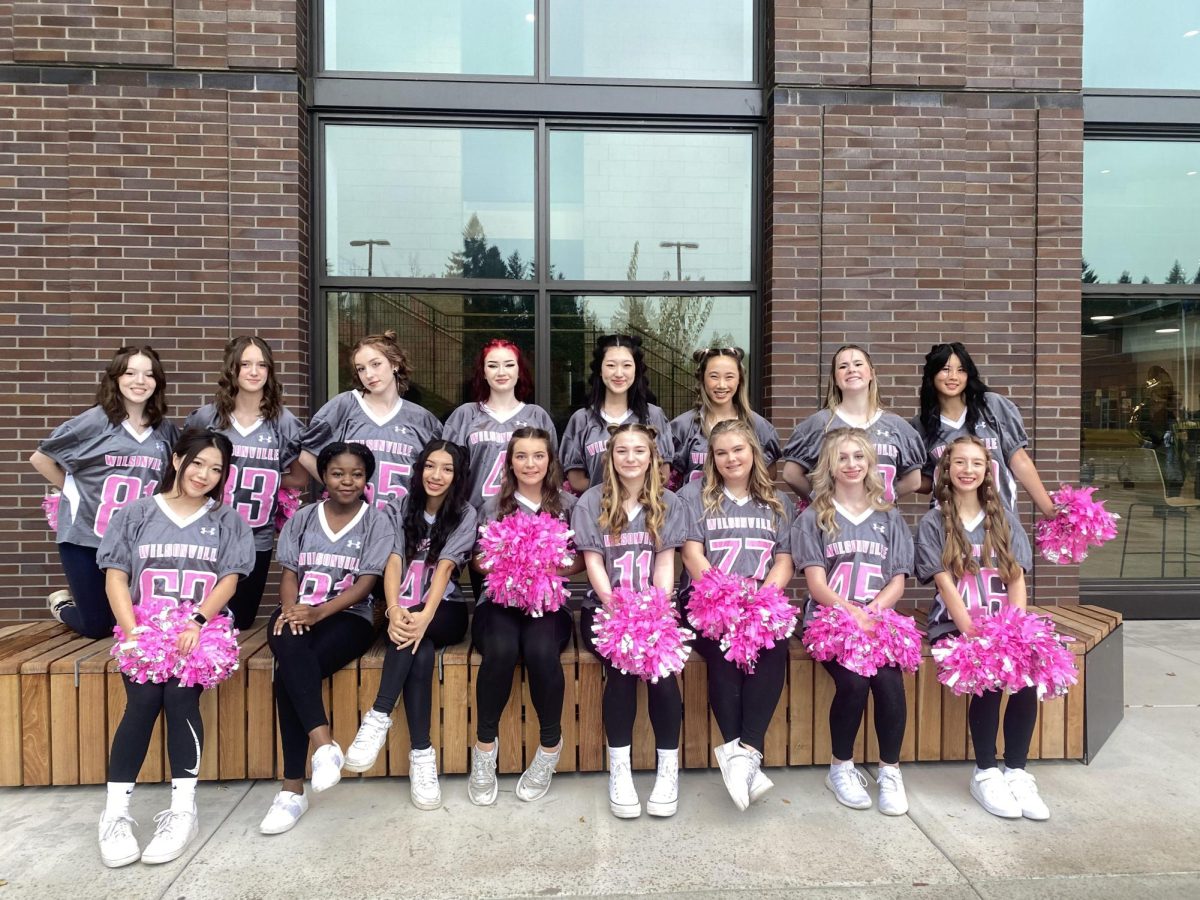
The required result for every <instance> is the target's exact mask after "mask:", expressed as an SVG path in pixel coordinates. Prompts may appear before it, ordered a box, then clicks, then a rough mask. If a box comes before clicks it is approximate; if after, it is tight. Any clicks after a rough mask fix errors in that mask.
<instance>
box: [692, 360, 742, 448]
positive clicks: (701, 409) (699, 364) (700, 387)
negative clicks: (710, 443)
mask: <svg viewBox="0 0 1200 900" xmlns="http://www.w3.org/2000/svg"><path fill="white" fill-rule="evenodd" d="M719 356H724V357H726V358H727V359H732V360H733V361H734V363H735V364H736V365H737V373H738V386H737V390H736V391H734V392H733V412H734V415H736V416H737V417H738V419H740V420H741V421H743V422H749V421H751V418H750V386H749V385H748V384H747V383H746V366H745V364H744V363H743V362H742V360H744V359H745V358H746V351H745V350H743V349H742V348H741V347H709V348H707V349H705V350H697V351H696V352H695V353H693V354H692V361H693V362H695V363H696V415H697V416H698V417H699V423H698V424H699V425H700V434H701V435H702V436H703V437H706V438H707V437H711V435H710V434H709V433H708V418H709V416H710V415H712V411H713V405H712V400H711V399H710V398H709V396H708V391H706V390H705V389H704V376H705V375H706V374H707V372H708V364H709V362H711V361H712V360H714V359H716V358H717V357H719Z"/></svg>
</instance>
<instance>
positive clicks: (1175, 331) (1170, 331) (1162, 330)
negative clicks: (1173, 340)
mask: <svg viewBox="0 0 1200 900" xmlns="http://www.w3.org/2000/svg"><path fill="white" fill-rule="evenodd" d="M1154 333H1155V334H1178V333H1179V329H1178V328H1155V329H1154Z"/></svg>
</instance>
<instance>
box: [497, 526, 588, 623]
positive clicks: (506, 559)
mask: <svg viewBox="0 0 1200 900" xmlns="http://www.w3.org/2000/svg"><path fill="white" fill-rule="evenodd" d="M572 533H573V532H572V531H571V530H570V529H569V528H568V527H567V524H566V522H564V521H563V520H562V519H559V518H557V517H556V516H552V515H550V514H549V513H538V514H537V515H536V516H533V515H529V514H528V513H521V512H518V513H514V514H512V515H510V516H505V517H504V518H503V519H498V520H496V521H494V522H488V523H487V524H486V525H484V526H483V527H481V528H480V529H479V546H480V552H481V554H482V556H483V568H484V569H485V570H486V571H487V575H486V576H485V581H486V583H487V591H488V597H489V598H490V599H491V600H492V602H494V603H496V604H498V605H500V606H512V607H516V608H517V609H519V610H521V612H523V613H525V614H526V615H529V616H533V617H534V618H537V617H539V616H541V615H543V614H545V613H548V612H554V611H555V610H557V609H560V608H562V605H563V603H565V602H566V600H567V599H568V598H569V597H570V596H571V592H570V591H569V590H568V589H567V586H566V584H567V579H566V578H564V577H563V576H561V575H559V574H558V570H559V569H561V568H563V567H564V566H568V565H570V564H571V560H572V559H573V558H574V555H575V554H574V552H573V549H572V547H571V535H572Z"/></svg>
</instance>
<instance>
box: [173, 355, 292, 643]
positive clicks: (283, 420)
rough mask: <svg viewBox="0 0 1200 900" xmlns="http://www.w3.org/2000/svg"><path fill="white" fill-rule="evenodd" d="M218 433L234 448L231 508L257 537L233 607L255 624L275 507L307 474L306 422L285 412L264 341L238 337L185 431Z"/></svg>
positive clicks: (242, 621) (238, 618)
mask: <svg viewBox="0 0 1200 900" xmlns="http://www.w3.org/2000/svg"><path fill="white" fill-rule="evenodd" d="M192 426H198V427H200V428H213V429H215V430H217V431H219V432H221V434H223V435H225V437H227V438H229V440H230V441H231V442H232V444H233V464H232V465H231V466H230V467H229V477H228V478H227V479H226V481H225V503H226V504H227V505H228V506H229V507H230V508H231V509H234V510H236V511H237V513H238V515H240V516H241V517H242V518H243V519H244V520H245V522H246V524H247V525H249V526H250V528H251V530H252V531H253V532H254V551H255V563H254V571H252V572H251V573H250V574H249V575H248V576H246V577H245V578H243V579H242V580H241V581H240V582H238V587H237V590H236V591H235V592H234V595H233V599H231V600H230V601H229V610H230V612H232V613H233V621H234V624H235V625H236V626H237V627H238V628H239V629H241V630H245V629H247V628H249V627H250V626H251V625H253V624H254V619H255V618H256V617H257V616H258V608H259V606H260V605H261V604H262V595H263V589H264V588H265V587H266V585H267V575H268V574H269V572H270V570H271V555H272V553H271V551H272V550H273V549H274V547H275V506H276V502H277V498H278V494H279V490H280V488H291V489H293V490H303V489H304V487H305V486H306V485H307V484H308V473H307V472H305V471H304V469H303V468H302V467H301V466H300V464H299V462H298V461H297V460H298V458H299V456H300V420H299V419H297V418H296V417H295V416H293V415H292V414H291V413H290V412H288V411H287V410H286V409H284V407H283V391H282V390H281V389H280V386H279V381H278V379H277V378H276V377H275V357H274V356H273V355H272V353H271V348H270V347H269V346H267V343H266V342H265V341H263V340H262V338H258V337H253V336H250V335H242V336H241V337H236V338H234V339H233V340H232V341H230V342H229V343H228V344H226V345H225V359H224V361H223V363H222V365H221V375H220V377H219V379H218V380H217V393H216V396H214V397H213V401H212V403H206V404H205V405H204V406H202V407H200V408H199V409H198V410H196V411H195V412H194V413H192V414H191V415H190V416H188V417H187V419H186V420H185V421H184V423H183V427H184V428H189V427H192Z"/></svg>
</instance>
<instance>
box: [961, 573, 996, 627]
mask: <svg viewBox="0 0 1200 900" xmlns="http://www.w3.org/2000/svg"><path fill="white" fill-rule="evenodd" d="M958 593H959V595H960V596H961V597H962V601H963V605H965V606H966V607H967V610H968V611H979V612H987V613H991V614H993V615H994V614H996V613H998V612H1000V607H1002V606H1004V604H1006V603H1007V602H1008V587H1007V586H1006V585H1005V584H1004V579H1002V578H1001V577H1000V572H999V571H998V570H996V569H987V568H982V567H981V568H980V570H979V574H978V575H971V574H970V573H969V572H968V573H965V574H964V575H963V578H962V581H960V582H959V583H958Z"/></svg>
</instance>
